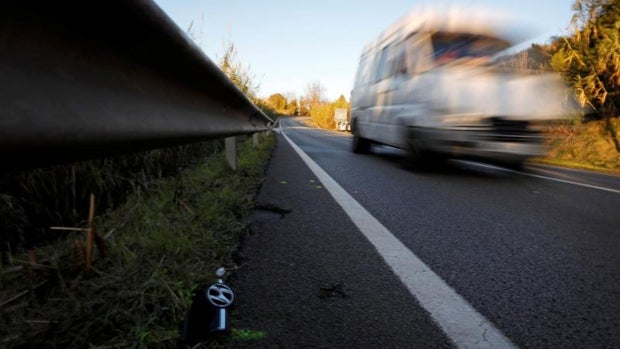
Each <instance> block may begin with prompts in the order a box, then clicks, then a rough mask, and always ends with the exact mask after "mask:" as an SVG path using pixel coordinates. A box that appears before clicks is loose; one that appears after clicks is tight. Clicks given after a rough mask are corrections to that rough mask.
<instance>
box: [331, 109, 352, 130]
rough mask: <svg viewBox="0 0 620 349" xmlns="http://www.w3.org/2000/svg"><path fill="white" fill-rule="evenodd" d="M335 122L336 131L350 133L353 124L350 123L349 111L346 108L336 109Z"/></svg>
mask: <svg viewBox="0 0 620 349" xmlns="http://www.w3.org/2000/svg"><path fill="white" fill-rule="evenodd" d="M334 121H335V122H336V130H338V131H350V130H351V124H350V123H349V110H348V109H346V108H336V110H334Z"/></svg>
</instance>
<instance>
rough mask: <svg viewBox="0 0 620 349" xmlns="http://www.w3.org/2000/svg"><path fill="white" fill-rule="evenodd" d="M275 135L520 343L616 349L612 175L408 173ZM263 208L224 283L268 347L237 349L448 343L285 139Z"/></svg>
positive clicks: (382, 151) (317, 140)
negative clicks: (236, 295) (232, 272)
mask: <svg viewBox="0 0 620 349" xmlns="http://www.w3.org/2000/svg"><path fill="white" fill-rule="evenodd" d="M282 129H283V131H284V132H285V133H286V135H287V136H288V137H289V138H290V139H291V140H292V141H293V142H294V143H295V144H296V145H297V146H299V147H300V148H301V149H302V150H303V152H305V153H306V154H307V155H308V156H309V157H310V158H311V159H312V160H313V161H314V162H316V164H317V165H318V166H320V167H321V168H322V169H323V170H325V172H327V174H329V176H331V178H333V179H334V180H335V181H336V182H337V183H338V184H339V185H340V186H341V187H342V188H343V189H344V190H345V191H346V192H347V193H348V194H349V195H350V196H351V197H353V198H354V200H356V201H357V202H358V203H359V204H360V205H361V206H363V207H364V208H365V209H366V210H367V211H368V212H369V213H370V214H371V215H372V216H373V217H374V218H376V219H377V220H378V221H379V222H380V223H381V224H382V225H383V226H384V227H385V228H387V230H389V232H391V233H392V234H393V235H394V236H395V237H396V238H397V239H398V240H400V242H402V244H403V245H405V246H406V247H407V248H408V249H409V250H411V252H413V254H415V255H416V256H417V257H418V258H419V259H421V260H422V261H423V262H424V263H425V264H426V266H428V267H429V268H430V269H431V270H432V271H433V272H434V273H435V274H436V275H437V276H438V277H439V278H441V279H442V280H443V281H445V283H446V284H448V285H449V286H450V287H451V288H452V289H453V290H454V291H455V292H456V293H457V294H458V295H460V296H461V297H462V298H463V299H464V300H465V301H466V302H467V303H468V304H470V305H471V306H472V307H473V308H474V309H475V311H477V312H478V313H479V314H480V315H481V316H483V317H484V318H485V319H487V320H488V321H489V322H490V323H492V324H493V325H494V326H495V328H496V329H497V330H498V331H499V332H500V333H501V334H503V335H504V336H505V337H506V338H508V340H509V341H510V342H512V344H514V346H516V347H523V348H620V253H619V252H620V214H618V207H620V178H618V177H614V176H606V175H598V174H591V173H587V172H582V171H574V170H562V169H556V168H551V167H546V166H531V167H530V168H528V169H527V170H526V172H525V173H519V172H514V171H510V170H505V169H502V168H498V167H494V166H488V165H484V164H478V163H474V162H465V161H451V162H449V163H448V164H447V165H446V166H445V167H443V168H440V169H436V170H433V171H425V172H414V171H411V170H408V169H407V168H406V166H404V164H405V154H404V153H403V152H402V151H400V150H396V149H393V148H388V147H375V148H374V149H373V154H370V155H358V154H353V153H351V152H350V151H349V147H350V144H349V143H350V137H349V136H348V135H347V134H344V133H338V132H330V131H324V130H316V129H311V128H308V127H305V126H303V124H302V123H300V122H299V120H284V121H283V122H282ZM259 201H260V202H262V203H264V204H268V205H267V206H266V207H267V209H265V210H259V211H257V213H256V215H255V218H254V220H255V222H254V225H253V229H252V230H253V232H254V234H253V235H252V236H250V237H249V238H248V240H247V241H246V243H245V244H244V249H243V252H242V254H241V256H240V263H241V264H242V268H241V270H240V271H239V272H238V273H236V275H235V276H234V278H233V280H232V284H233V286H234V287H237V290H238V293H239V299H240V300H239V303H238V308H237V310H236V311H237V314H238V317H239V318H240V319H241V320H240V322H239V323H237V324H236V326H240V327H241V328H251V329H257V330H261V331H265V333H267V335H266V338H264V339H262V340H260V342H251V341H250V342H247V341H246V342H244V341H238V342H235V344H234V346H236V347H261V348H262V347H265V348H267V347H274V348H275V347H286V348H288V347H291V348H292V347H326V348H327V347H339V348H341V347H358V348H362V347H384V348H414V347H420V348H432V347H450V346H453V345H454V343H455V342H454V340H453V339H452V337H451V336H450V335H449V334H446V333H445V331H442V328H441V327H440V326H439V325H438V323H437V321H436V320H435V318H434V315H432V314H431V313H433V312H432V311H429V310H428V309H425V307H424V306H423V303H424V302H423V301H420V298H419V297H417V296H416V295H414V294H411V293H410V292H409V290H408V289H407V288H406V287H405V286H403V284H402V283H401V281H400V279H399V278H398V277H396V276H395V275H394V273H393V272H392V269H390V267H388V265H386V263H385V262H384V260H383V259H382V258H381V256H380V255H379V253H378V252H377V250H379V251H380V250H381V249H377V248H375V247H373V245H371V244H370V243H369V242H368V240H366V239H365V238H364V236H363V235H362V234H361V233H360V232H359V230H358V229H357V228H356V226H355V224H353V223H354V222H352V221H351V218H350V217H349V216H347V215H346V214H345V213H344V211H343V209H342V207H341V206H339V205H338V204H337V203H336V202H335V201H334V199H333V198H332V196H331V195H330V194H329V193H328V192H327V191H326V190H325V188H324V187H323V186H322V183H320V182H318V181H317V180H316V177H315V176H314V174H313V173H312V172H310V171H309V169H308V167H307V166H306V164H305V163H303V162H302V161H301V160H300V159H299V156H298V155H297V154H296V153H295V152H294V151H292V149H291V146H290V145H289V144H288V143H287V141H286V140H285V139H284V138H283V136H279V142H278V146H277V148H276V150H275V152H274V157H273V159H272V162H271V164H270V167H269V169H268V172H267V175H266V178H265V183H264V185H263V189H262V191H261V194H260V196H259ZM269 205H274V206H277V207H280V208H284V209H289V210H291V211H290V213H285V214H281V215H279V214H276V213H274V212H270V210H269V209H268V208H269V207H271V206H269ZM455 321H457V320H455ZM473 347H475V346H473Z"/></svg>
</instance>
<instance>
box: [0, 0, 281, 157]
mask: <svg viewBox="0 0 620 349" xmlns="http://www.w3.org/2000/svg"><path fill="white" fill-rule="evenodd" d="M270 123H271V120H270V119H269V118H268V117H267V116H266V115H265V114H263V113H262V112H261V111H260V110H259V109H258V108H257V107H256V106H254V105H253V104H252V102H250V100H249V99H248V98H247V97H246V96H245V95H244V94H243V93H241V92H240V91H239V90H238V89H237V88H236V87H235V86H234V84H233V83H232V82H231V81H230V80H229V79H228V78H227V77H226V76H225V75H224V74H223V73H222V72H221V71H220V70H219V68H217V66H216V65H215V64H214V63H213V62H212V61H211V60H210V59H209V58H208V57H207V56H206V55H204V54H203V53H202V51H201V50H200V49H199V48H198V47H197V46H196V45H195V44H194V43H193V42H192V41H191V39H190V38H188V37H187V36H186V35H185V34H184V32H183V31H182V30H180V29H179V28H178V27H177V26H176V25H175V24H174V23H173V22H172V21H171V20H170V18H168V17H167V15H166V14H165V13H164V12H163V11H162V10H161V9H159V7H157V5H155V4H154V3H153V2H152V1H147V0H113V1H98V0H96V1H85V2H78V1H58V2H56V1H54V2H51V1H5V2H2V3H0V156H1V157H2V165H0V166H2V167H4V168H11V167H19V166H21V165H22V164H23V163H27V164H28V165H27V166H36V165H37V164H43V163H45V164H48V163H54V162H58V161H67V160H72V159H77V158H84V157H96V156H105V155H108V154H114V153H122V152H131V151H135V150H142V149H148V148H157V147H162V146H167V145H173V144H181V143H190V142H195V141H200V140H205V139H211V138H223V137H227V136H230V135H240V134H250V133H254V132H257V131H262V130H267V129H269V125H270Z"/></svg>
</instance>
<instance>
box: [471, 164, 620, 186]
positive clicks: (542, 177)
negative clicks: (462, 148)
mask: <svg viewBox="0 0 620 349" xmlns="http://www.w3.org/2000/svg"><path fill="white" fill-rule="evenodd" d="M467 163H468V164H472V165H475V166H480V167H486V168H492V169H498V170H502V171H506V172H512V173H518V174H520V175H524V176H529V177H534V178H540V179H546V180H549V181H554V182H560V183H565V184H572V185H577V186H580V187H585V188H590V189H596V190H602V191H607V192H610V193H614V194H620V190H617V189H611V188H607V187H601V186H598V185H593V184H587V183H580V182H575V181H569V180H566V179H560V178H553V177H547V176H543V175H537V174H534V173H527V172H520V171H515V170H511V169H507V168H503V167H497V166H493V165H486V164H479V163H473V162H469V161H467Z"/></svg>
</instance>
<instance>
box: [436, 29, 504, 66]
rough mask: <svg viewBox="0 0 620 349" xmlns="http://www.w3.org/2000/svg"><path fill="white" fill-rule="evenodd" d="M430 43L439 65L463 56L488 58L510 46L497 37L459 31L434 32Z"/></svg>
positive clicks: (466, 57) (460, 59) (467, 57)
mask: <svg viewBox="0 0 620 349" xmlns="http://www.w3.org/2000/svg"><path fill="white" fill-rule="evenodd" d="M432 43H433V59H434V60H435V63H437V64H439V65H441V64H447V63H451V62H454V61H457V60H459V61H462V60H463V59H464V58H465V59H478V58H490V57H491V56H493V55H495V54H496V53H498V52H500V51H502V50H504V49H506V48H508V47H509V46H510V44H509V43H508V42H506V41H504V40H502V39H499V38H493V37H489V36H482V35H473V34H460V33H435V34H433V36H432Z"/></svg>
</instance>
